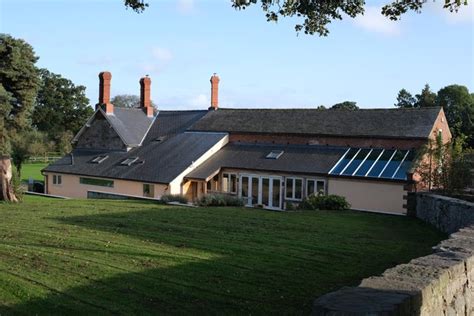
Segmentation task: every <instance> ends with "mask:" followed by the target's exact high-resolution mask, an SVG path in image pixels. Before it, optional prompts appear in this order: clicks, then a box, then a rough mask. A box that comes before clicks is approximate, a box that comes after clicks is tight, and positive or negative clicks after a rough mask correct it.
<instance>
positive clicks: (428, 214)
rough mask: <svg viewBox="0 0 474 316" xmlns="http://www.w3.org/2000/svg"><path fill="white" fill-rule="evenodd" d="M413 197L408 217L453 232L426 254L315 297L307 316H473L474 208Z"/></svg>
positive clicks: (423, 196) (446, 200)
mask: <svg viewBox="0 0 474 316" xmlns="http://www.w3.org/2000/svg"><path fill="white" fill-rule="evenodd" d="M415 198H416V204H415V203H411V204H412V206H413V207H415V208H416V209H413V210H412V214H416V216H417V217H419V218H420V219H422V220H424V221H427V222H429V223H431V224H433V225H435V226H436V227H438V228H439V229H440V230H442V231H444V232H447V233H452V232H454V231H456V232H455V233H453V234H451V236H450V237H449V239H446V240H444V241H442V242H441V243H440V244H439V245H437V246H436V247H434V253H433V254H431V255H428V256H425V257H421V258H416V259H413V260H411V261H410V262H409V263H407V264H401V265H398V266H396V267H394V268H391V269H388V270H386V271H385V272H384V273H383V274H382V275H381V276H375V277H370V278H367V279H364V280H362V282H361V283H360V285H359V286H358V287H346V288H342V289H340V290H339V291H336V292H332V293H329V294H326V295H324V296H322V297H320V298H318V299H317V300H316V301H315V302H314V305H313V312H312V314H313V315H328V316H329V315H331V316H338V315H341V316H342V315H373V316H375V315H384V316H385V315H426V316H428V315H429V316H437V315H466V316H467V315H474V221H473V219H474V218H473V217H472V216H474V214H473V213H474V209H473V205H474V204H473V203H468V202H463V201H459V200H456V199H451V198H445V197H439V196H435V195H427V194H420V196H415ZM415 211H416V212H415ZM467 225H469V226H467ZM461 227H464V228H461ZM460 228H461V229H460Z"/></svg>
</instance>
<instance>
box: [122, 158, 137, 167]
mask: <svg viewBox="0 0 474 316" xmlns="http://www.w3.org/2000/svg"><path fill="white" fill-rule="evenodd" d="M137 160H138V157H134V158H127V159H125V160H124V161H122V162H121V163H120V164H121V165H122V166H131V165H132V164H133V163H134V162H135V161H137Z"/></svg>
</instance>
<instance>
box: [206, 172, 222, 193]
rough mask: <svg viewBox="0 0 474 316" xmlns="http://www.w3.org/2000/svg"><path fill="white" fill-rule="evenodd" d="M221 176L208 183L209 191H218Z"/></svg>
mask: <svg viewBox="0 0 474 316" xmlns="http://www.w3.org/2000/svg"><path fill="white" fill-rule="evenodd" d="M218 186H219V175H216V176H214V178H212V179H211V180H209V181H207V183H206V188H207V191H218V190H219V188H218Z"/></svg>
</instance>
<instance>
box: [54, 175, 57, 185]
mask: <svg viewBox="0 0 474 316" xmlns="http://www.w3.org/2000/svg"><path fill="white" fill-rule="evenodd" d="M53 184H57V180H56V175H53Z"/></svg>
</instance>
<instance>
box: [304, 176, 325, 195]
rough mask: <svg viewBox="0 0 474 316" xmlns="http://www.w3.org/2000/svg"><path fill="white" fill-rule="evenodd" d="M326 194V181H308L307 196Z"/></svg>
mask: <svg viewBox="0 0 474 316" xmlns="http://www.w3.org/2000/svg"><path fill="white" fill-rule="evenodd" d="M325 193H326V181H324V180H317V179H308V180H306V196H310V195H311V194H325Z"/></svg>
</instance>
